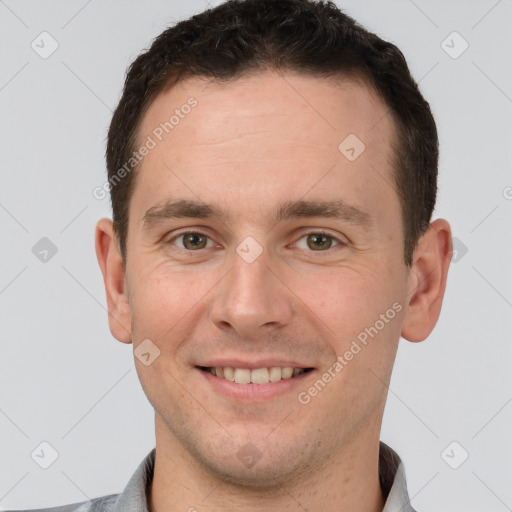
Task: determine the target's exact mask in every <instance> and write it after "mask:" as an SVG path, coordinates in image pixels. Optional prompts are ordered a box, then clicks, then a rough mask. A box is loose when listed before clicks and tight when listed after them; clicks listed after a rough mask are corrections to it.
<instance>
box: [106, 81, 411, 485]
mask: <svg viewBox="0 0 512 512" xmlns="http://www.w3.org/2000/svg"><path fill="white" fill-rule="evenodd" d="M191 98H194V100H193V101H191ZM192 103H194V106H193V107H191V108H182V107H183V105H187V104H189V105H191V104H192ZM176 109H178V110H179V114H178V117H179V121H178V122H176V119H174V122H175V124H174V125H173V127H172V129H169V126H167V129H168V131H169V133H166V131H165V130H163V129H162V125H161V123H165V122H166V121H168V120H169V118H170V116H171V115H172V114H173V113H174V112H175V110H176ZM185 112H188V113H185ZM386 112H387V108H386V107H385V105H384V104H383V103H382V102H381V101H380V100H379V99H378V97H377V96H376V95H375V94H374V93H373V92H372V91H371V90H370V89H369V88H368V87H366V86H365V85H364V84H361V83H356V82H351V81H347V82H345V83H344V84H342V85H335V84H334V83H331V82H328V81H327V80H323V79H318V78H313V77H306V76H303V75H296V74H286V75H284V76H283V77H281V76H279V75H277V74H274V73H271V72H268V73H267V72H266V73H260V74H257V75H253V76H245V77H243V78H241V79H239V80H238V81H236V82H232V83H230V84H227V85H226V84H225V85H216V84H213V83H208V82H206V81H200V80H195V81H192V80H189V81H185V82H183V83H181V84H180V85H179V86H176V87H174V88H173V89H172V90H170V91H168V92H166V93H164V94H162V95H160V96H159V97H158V98H157V99H156V100H155V101H154V103H153V104H152V105H151V107H150V108H149V110H148V112H147V113H146V115H145V117H144V119H143V122H142V124H141V127H140V132H139V140H140V141H141V145H142V144H143V143H144V141H148V140H149V139H148V137H150V138H151V139H152V140H153V141H154V142H155V147H152V148H151V150H150V151H149V152H148V154H147V156H146V157H145V158H144V160H143V163H142V165H141V167H140V169H139V170H138V171H137V180H136V184H135V189H134V193H133V196H132V199H131V203H130V211H129V219H130V220H129V230H128V237H127V260H126V274H125V275H124V276H123V279H124V287H123V290H121V292H122V294H124V295H125V296H126V309H125V313H123V314H121V315H119V317H118V320H116V324H118V325H117V327H115V326H114V327H113V332H114V333H116V332H119V325H122V327H123V329H124V331H125V332H126V333H128V334H127V335H126V336H124V335H120V334H118V336H117V337H118V338H119V339H121V338H123V337H124V338H125V339H122V341H133V344H134V349H135V351H136V352H137V348H138V347H139V346H140V347H142V348H144V350H146V351H147V348H148V347H150V350H149V352H150V353H151V356H150V358H151V359H152V358H153V357H154V354H155V353H157V352H158V351H159V356H158V357H157V358H156V359H154V361H152V362H151V364H143V363H142V362H141V361H140V360H139V359H138V358H136V359H135V362H136V367H137V371H138V375H139V378H140V380H141V383H142V386H143V388H144V391H145V393H146V395H147V397H148V399H149V401H150V402H151V404H152V405H153V407H154V409H155V412H156V429H157V446H158V445H160V446H166V447H168V448H169V449H172V450H173V451H174V452H175V453H178V452H179V453H180V454H181V455H180V457H182V459H183V460H188V461H193V462H194V463H199V465H200V467H201V468H203V469H205V470H207V471H209V472H211V473H213V474H216V475H222V477H223V478H224V479H227V480H231V481H233V482H237V483H244V484H247V485H254V486H258V485H266V484H268V483H270V482H272V483H274V484H275V483H279V482H284V481H286V480H287V479H289V478H290V477H291V475H298V474H301V473H304V474H307V472H313V471H315V468H318V467H320V466H321V465H322V464H326V463H327V462H329V461H330V462H334V459H335V457H336V454H340V453H342V450H343V449H344V448H347V447H349V446H354V445H356V444H357V443H363V442H366V441H367V440H368V439H372V440H373V439H375V438H376V437H377V438H378V433H379V430H380V423H381V418H382V412H383V408H384V403H385V398H386V385H385V384H386V383H388V382H389V378H390V374H391V369H392V366H393V362H394V358H395V353H396V349H397V344H398V340H399V337H400V333H401V330H402V327H403V323H404V319H405V318H406V315H407V311H408V301H409V298H410V295H409V294H410V291H411V286H413V285H414V284H415V282H413V279H411V272H410V271H409V269H408V268H406V267H405V265H404V263H403V237H402V219H401V214H400V204H399V199H398V196H397V192H396V190H395V189H394V188H393V186H392V185H391V184H392V183H393V179H392V168H391V163H390V162H391V157H392V149H391V141H392V138H393V133H394V128H393V124H392V121H391V119H390V117H389V116H388V115H386ZM159 127H160V129H158V128H159ZM155 130H156V131H155ZM155 134H158V135H155ZM351 134H352V135H351ZM347 137H349V139H347ZM356 137H357V138H356ZM160 138H161V140H160ZM346 139H347V140H346ZM344 141H345V142H344ZM340 144H341V146H340ZM362 144H364V150H363V151H361V150H362V148H363V146H362ZM151 145H152V144H151ZM144 340H150V341H149V342H148V341H144ZM142 342H144V343H146V345H141V343H142ZM142 348H141V350H142ZM146 357H147V356H146ZM148 359H149V358H148ZM212 368H213V370H212V371H213V373H215V375H213V373H212V371H210V370H211V369H212ZM225 368H227V369H225ZM284 368H292V369H294V370H295V371H294V372H293V373H294V374H295V375H292V376H291V377H290V373H292V371H293V370H290V369H286V370H284ZM269 369H270V370H269ZM255 370H257V371H255ZM233 378H234V379H235V381H233ZM248 380H252V381H253V382H250V383H247V382H246V381H248ZM269 380H270V381H269Z"/></svg>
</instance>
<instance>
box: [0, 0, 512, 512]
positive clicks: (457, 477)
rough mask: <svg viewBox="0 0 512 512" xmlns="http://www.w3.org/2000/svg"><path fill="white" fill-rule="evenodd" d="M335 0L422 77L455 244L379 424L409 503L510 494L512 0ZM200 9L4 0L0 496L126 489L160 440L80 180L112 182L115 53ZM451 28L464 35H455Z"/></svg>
mask: <svg viewBox="0 0 512 512" xmlns="http://www.w3.org/2000/svg"><path fill="white" fill-rule="evenodd" d="M217 3H218V2H217ZM337 3H338V4H339V5H340V6H341V7H342V8H344V9H345V11H346V12H347V13H348V14H350V15H352V16H354V17H355V18H356V19H357V20H359V21H360V22H361V23H363V24H364V25H365V26H366V27H368V28H369V29H371V30H373V31H375V32H377V33H378V34H379V35H381V36H382V37H384V38H385V39H388V40H391V41H392V42H394V43H395V44H397V45H398V46H399V47H400V48H401V49H402V51H403V52H404V54H405V56H406V58H407V59H408V62H409V64H410V67H411V70H412V72H413V75H414V76H415V77H416V79H417V80H420V87H421V89H422V92H423V93H424V95H425V96H426V98H427V99H428V101H429V102H430V104H431V106H432V109H433V112H434V115H435V117H436V120H437V123H438V129H439V134H440V140H441V162H440V182H439V186H440V195H439V202H438V206H437V210H436V215H435V217H444V218H446V219H448V220H449V221H450V222H451V225H452V228H453V234H454V236H455V237H456V238H457V239H458V240H460V243H462V244H464V246H465V247H467V253H466V254H462V252H463V251H462V252H461V251H459V257H458V260H457V261H456V262H454V263H453V265H452V267H451V269H450V272H449V276H448V287H447V291H446V296H445V300H444V304H443V310H442V314H441V318H440V320H439V323H438V325H437V326H436V328H435V330H434V332H433V334H432V335H431V336H430V338H429V339H428V340H427V341H425V342H423V343H417V344H413V343H409V342H407V341H405V340H401V342H400V349H399V352H398V356H397V361H396V366H395V370H394V374H393V378H392V381H391V386H390V391H389V397H388V402H387V408H386V412H385V416H384V424H383V430H382V439H383V440H384V441H385V442H387V443H389V444H390V445H391V446H392V447H393V448H394V449H395V450H396V451H397V452H398V453H399V454H400V456H401V457H402V460H403V462H404V464H405V468H406V474H407V480H408V487H409V493H410V496H411V498H412V504H413V506H414V507H415V508H417V509H418V510H419V511H420V512H443V511H445V512H448V511H449V512H457V511H461V512H462V511H464V512H476V511H483V510H485V511H486V512H490V511H496V512H501V511H505V510H511V507H512V486H511V485H510V483H511V479H512V441H511V428H510V427H511V420H512V403H511V402H512V385H511V382H512V377H511V371H510V368H511V361H512V348H511V343H510V340H511V336H510V335H511V328H510V323H511V322H510V320H511V316H512V315H511V312H512V286H511V284H512V271H511V268H512V242H511V231H512V230H511V227H512V223H511V219H512V200H511V199H510V198H512V188H507V187H512V173H511V166H510V164H511V161H512V158H511V141H512V129H511V123H510V119H511V115H512V71H511V59H510V55H511V50H512V30H511V28H510V27H511V26H512V23H511V22H512V3H511V1H510V0H500V1H496V0H481V1H467V0H466V1H462V0H460V1H452V2H445V1H441V0H439V1H427V0H414V1H412V0H395V1H387V2H381V1H376V0H374V1H368V0H365V1H364V2H361V1H359V2H358V1H356V0H353V1H338V2H337ZM206 7H207V2H206V1H204V0H193V1H192V0H190V1H184V0H180V1H172V2H171V1H155V0H152V1H144V2H143V1H125V2H121V1H112V0H109V1H100V0H92V1H85V0H80V1H74V0H73V1H66V2H64V1H60V2H56V1H47V0H45V1H42V0H34V1H23V0H17V1H15V0H0V51H1V60H0V62H1V66H0V108H1V117H0V119H1V128H0V130H1V131H0V140H1V151H0V169H1V185H0V226H1V251H0V258H1V266H0V315H1V352H0V390H1V391H0V392H1V399H0V439H1V441H0V443H1V452H0V460H1V464H0V505H1V506H2V507H3V508H24V507H25V508H28V507H43V506H55V505H59V504H64V503H71V502H77V501H83V500H87V499H88V498H92V497H96V496H100V495H104V494H108V493H114V492H121V491H122V489H123V488H124V486H125V484H126V483H127V481H128V479H129V477H130V476H131V474H132V473H133V471H134V470H135V468H136V467H137V465H138V464H139V463H140V461H141V460H142V458H143V457H144V456H145V455H146V454H147V453H148V451H149V450H150V449H151V448H152V447H153V446H154V432H153V410H152V408H151V406H150V405H149V403H148V402H147V400H146V398H145V395H144V394H143V392H142V389H141V387H140V384H139V381H138V378H137V375H136V372H135V368H134V363H133V355H132V346H131V345H128V346H127V345H123V344H121V343H119V342H117V341H116V340H114V339H113V338H112V336H111V335H110V332H109V329H108V325H107V314H106V311H105V306H106V303H105V298H104V289H103V284H102V279H101V275H100V271H99V268H98V266H97V263H96V257H95V254H94V247H93V233H94V226H95V222H96V220H97V219H99V218H100V217H102V216H105V215H110V210H109V203H108V200H107V199H105V200H103V201H99V200H97V199H95V198H94V197H93V195H92V190H93V189H94V187H97V186H101V185H102V184H103V183H104V181H105V164H104V158H103V154H104V147H105V136H106V130H107V127H108V124H109V121H110V118H111V114H112V112H111V110H112V109H113V108H114V107H115V105H116V103H117V101H118V99H119V96H120V92H121V88H122V83H123V79H124V73H125V69H126V67H127V65H128V64H129V63H130V62H131V61H132V60H133V58H134V57H135V56H136V55H137V54H138V53H139V51H141V50H142V49H143V48H145V47H147V46H148V44H149V42H150V40H151V39H152V38H153V37H155V36H156V35H157V34H159V33H160V32H161V31H162V30H163V29H164V28H165V27H166V26H167V25H168V24H170V23H172V22H174V21H176V20H178V19H182V18H184V17H188V16H189V15H191V14H193V13H195V12H199V11H201V10H203V9H204V8H206ZM42 31H47V32H49V33H50V34H51V36H52V37H53V38H54V39H55V40H56V41H57V42H58V44H59V47H58V49H57V51H55V53H53V54H52V55H51V56H50V57H49V58H47V59H43V58H41V57H40V56H39V55H38V54H37V53H36V52H35V51H34V50H33V49H32V48H31V43H32V41H33V40H36V42H37V41H38V39H37V38H38V36H39V34H40V33H41V32H42ZM453 31H457V32H458V33H459V34H460V35H461V36H462V37H463V38H464V39H465V40H466V41H467V42H468V43H469V48H468V49H467V50H466V51H465V52H464V53H463V54H462V55H460V56H459V57H458V58H456V59H454V58H452V57H451V56H449V55H448V54H447V53H446V52H445V50H444V49H443V47H442V41H443V40H445V39H446V37H447V36H448V35H449V34H451V33H452V32H453ZM452 41H453V42H452ZM444 44H445V45H446V44H448V45H449V46H453V48H452V49H451V51H452V53H453V52H455V51H457V50H460V49H461V48H462V46H461V44H462V41H461V40H460V39H453V37H452V38H451V39H450V38H449V39H448V40H447V42H446V43H444ZM46 48H48V46H46ZM507 197H508V199H507ZM42 237H48V238H49V239H50V240H52V242H53V243H54V244H55V245H56V246H57V248H58V252H57V254H56V255H55V256H54V257H52V258H51V259H49V261H47V262H46V263H44V262H41V261H40V260H39V259H38V258H36V256H35V255H34V254H33V253H32V247H33V246H34V245H35V244H36V243H37V242H38V241H39V240H40V239H41V238H42ZM460 243H459V242H457V244H458V247H459V248H460V247H461V246H460ZM461 255H462V257H461ZM42 441H47V442H49V443H50V444H51V445H52V446H53V447H54V448H55V449H56V450H57V452H58V454H59V457H58V459H57V460H56V462H55V463H54V464H53V465H51V466H50V467H49V468H48V469H46V470H45V469H41V468H40V467H39V466H38V465H37V464H36V463H35V462H34V460H32V458H31V453H32V451H33V450H34V449H35V448H36V447H37V446H38V445H39V444H40V443H41V442H42ZM452 441H456V442H457V443H459V445H460V446H459V445H457V446H455V449H454V451H451V450H448V454H449V455H450V456H451V457H450V462H451V463H452V464H453V461H457V460H458V459H459V458H460V457H461V456H462V454H463V451H462V450H466V451H467V452H468V453H469V458H468V459H467V461H465V462H464V463H463V464H462V465H461V466H460V467H459V468H458V469H452V468H451V467H450V466H449V465H448V464H447V462H446V460H447V457H446V456H445V458H444V459H443V457H442V456H441V454H442V452H443V450H444V449H445V448H446V447H447V446H448V445H449V444H450V443H451V442H452Z"/></svg>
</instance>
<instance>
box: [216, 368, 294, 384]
mask: <svg viewBox="0 0 512 512" xmlns="http://www.w3.org/2000/svg"><path fill="white" fill-rule="evenodd" d="M210 372H211V373H212V374H213V375H216V376H217V377H219V378H221V379H226V380H230V381H232V382H237V383H238V384H249V383H250V382H252V383H253V384H268V383H269V382H277V381H279V380H281V379H289V378H290V377H292V375H293V376H295V375H299V374H300V373H304V368H295V369H294V368H291V367H289V366H287V367H285V368H281V367H279V366H274V367H272V368H256V369H255V370H250V369H249V368H231V367H229V366H226V367H219V366H217V367H215V368H210Z"/></svg>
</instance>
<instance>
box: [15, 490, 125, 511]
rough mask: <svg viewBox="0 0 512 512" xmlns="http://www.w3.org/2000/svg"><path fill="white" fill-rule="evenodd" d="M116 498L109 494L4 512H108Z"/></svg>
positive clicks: (114, 495) (115, 495) (116, 495)
mask: <svg viewBox="0 0 512 512" xmlns="http://www.w3.org/2000/svg"><path fill="white" fill-rule="evenodd" d="M118 496H119V494H109V495H108V496H102V497H100V498H94V499H92V500H88V501H82V502H79V503H72V504H71V505H61V506H59V507H50V508H37V509H35V508H34V509H26V510H6V511H5V512H110V510H112V508H113V505H114V504H115V502H116V499H117V497H118Z"/></svg>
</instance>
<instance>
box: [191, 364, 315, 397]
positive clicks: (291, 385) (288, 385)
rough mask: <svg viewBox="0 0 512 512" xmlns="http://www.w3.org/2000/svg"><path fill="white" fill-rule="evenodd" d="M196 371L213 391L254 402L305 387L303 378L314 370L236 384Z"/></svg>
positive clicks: (208, 373) (206, 372) (205, 372)
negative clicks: (287, 376)
mask: <svg viewBox="0 0 512 512" xmlns="http://www.w3.org/2000/svg"><path fill="white" fill-rule="evenodd" d="M197 371H198V372H200V373H201V374H202V375H203V377H204V378H205V379H206V380H207V381H208V383H209V384H210V385H211V386H212V387H213V389H214V390H215V391H217V392H219V393H222V394H223V395H227V396H229V397H232V398H236V399H239V400H247V401H252V402H255V401H263V400H267V399H269V398H273V397H275V396H278V395H282V394H284V393H288V392H290V391H293V390H294V389H297V388H301V389H303V388H304V387H305V386H304V379H306V378H307V377H308V376H309V375H311V374H312V373H313V372H314V371H315V370H310V371H309V372H305V373H301V374H299V375H296V376H295V377H290V378H289V379H281V380H279V381H277V382H269V383H268V384H253V383H249V384H238V383H237V382H232V381H230V380H226V379H221V378H219V377H217V376H216V375H213V374H212V373H210V372H209V371H204V370H200V369H199V368H198V369H197ZM297 391H298V390H297Z"/></svg>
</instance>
